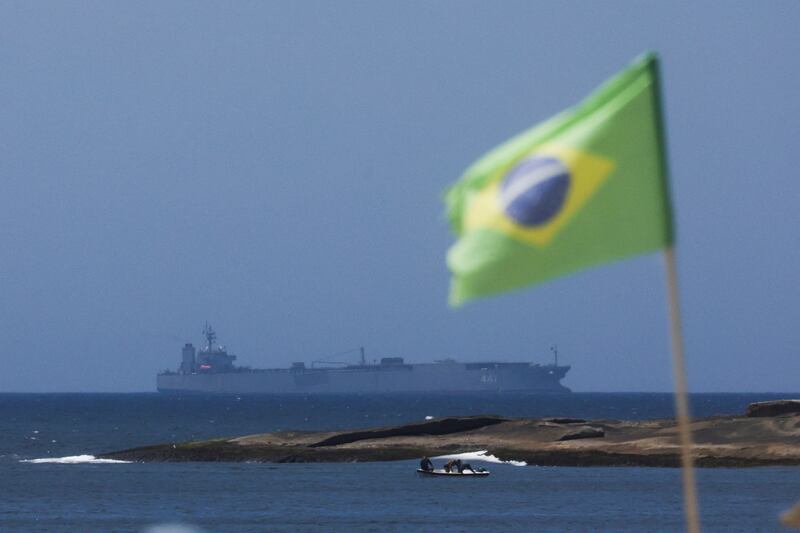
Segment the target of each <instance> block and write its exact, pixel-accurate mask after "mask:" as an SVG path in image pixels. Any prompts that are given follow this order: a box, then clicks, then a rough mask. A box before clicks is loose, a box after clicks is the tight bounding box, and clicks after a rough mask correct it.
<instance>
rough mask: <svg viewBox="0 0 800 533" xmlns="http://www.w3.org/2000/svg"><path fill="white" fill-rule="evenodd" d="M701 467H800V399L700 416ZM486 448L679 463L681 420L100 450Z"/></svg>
mask: <svg viewBox="0 0 800 533" xmlns="http://www.w3.org/2000/svg"><path fill="white" fill-rule="evenodd" d="M691 427H692V435H693V438H694V456H695V462H696V465H697V466H700V467H749V466H776V465H800V400H779V401H771V402H760V403H756V404H751V405H750V406H749V407H748V410H747V413H746V414H745V415H742V416H715V417H710V418H702V419H695V420H693V421H692V424H691ZM476 450H486V451H487V452H488V453H489V454H491V455H494V456H495V457H497V458H499V459H502V460H510V461H524V462H525V463H527V464H528V465H540V466H658V467H677V466H680V456H679V453H680V450H679V444H678V430H677V427H676V424H675V421H674V420H673V419H660V420H637V421H625V420H583V419H577V418H525V419H519V418H517V419H512V418H505V417H501V416H492V415H486V416H468V417H444V418H437V419H433V420H428V421H424V422H420V423H414V424H406V425H401V426H394V427H384V428H374V429H360V430H350V431H278V432H274V433H264V434H260V435H249V436H244V437H231V438H221V439H213V440H205V441H195V442H185V443H166V444H157V445H153V446H144V447H141V448H133V449H130V450H123V451H117V452H111V453H106V454H103V455H100V456H99V457H101V458H106V459H120V460H128V461H143V462H144V461H146V462H151V461H152V462H155V461H257V462H274V463H286V462H358V461H396V460H408V459H418V458H420V457H422V456H429V457H435V456H439V455H448V454H456V453H464V452H473V451H476Z"/></svg>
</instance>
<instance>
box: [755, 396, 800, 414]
mask: <svg viewBox="0 0 800 533" xmlns="http://www.w3.org/2000/svg"><path fill="white" fill-rule="evenodd" d="M796 414H800V400H772V401H769V402H756V403H751V404H750V405H748V406H747V416H751V417H761V416H782V415H796Z"/></svg>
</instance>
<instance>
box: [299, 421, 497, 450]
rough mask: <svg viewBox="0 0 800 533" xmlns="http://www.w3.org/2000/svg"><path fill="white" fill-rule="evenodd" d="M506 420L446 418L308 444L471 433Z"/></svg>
mask: <svg viewBox="0 0 800 533" xmlns="http://www.w3.org/2000/svg"><path fill="white" fill-rule="evenodd" d="M507 421H508V419H507V418H500V417H498V416H470V417H448V418H439V419H436V420H431V421H429V422H423V423H421V424H408V425H405V426H398V427H392V428H384V429H372V430H366V431H353V432H349V433H337V434H336V435H333V436H331V437H328V438H326V439H323V440H321V441H319V442H315V443H313V444H310V445H309V446H310V447H311V448H319V447H321V446H338V445H340V444H349V443H351V442H357V441H360V440H367V439H384V438H387V437H416V436H420V435H450V434H452V433H461V432H464V431H471V430H473V429H478V428H482V427H486V426H492V425H494V424H499V423H501V422H507Z"/></svg>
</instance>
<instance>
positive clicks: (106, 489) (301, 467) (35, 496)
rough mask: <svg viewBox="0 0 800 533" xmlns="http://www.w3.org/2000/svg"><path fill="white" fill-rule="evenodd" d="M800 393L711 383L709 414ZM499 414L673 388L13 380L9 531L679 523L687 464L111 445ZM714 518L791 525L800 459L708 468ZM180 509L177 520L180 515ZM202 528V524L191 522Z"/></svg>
mask: <svg viewBox="0 0 800 533" xmlns="http://www.w3.org/2000/svg"><path fill="white" fill-rule="evenodd" d="M798 396H800V395H798V394H698V395H693V397H692V408H693V414H694V415H695V416H710V415H715V414H733V413H741V412H742V411H743V410H744V408H745V407H746V405H747V404H748V403H750V402H753V401H760V400H767V399H776V398H785V397H798ZM486 413H493V414H500V415H505V416H571V417H584V418H628V419H645V418H659V417H668V416H671V415H672V398H671V396H670V395H668V394H582V393H576V394H567V395H531V394H501V395H485V394H473V395H422V396H417V395H386V396H358V395H353V396H348V395H337V396H327V397H313V396H308V397H303V396H241V397H237V396H219V397H212V396H183V397H181V396H161V395H157V394H118V395H117V394H49V395H47V394H5V395H0V494H2V497H0V531H151V532H152V531H178V530H180V528H184V529H183V530H184V531H189V530H191V531H208V532H212V531H330V530H334V531H354V530H358V531H406V530H409V529H412V530H422V531H440V530H446V531H472V530H476V531H497V530H504V531H680V530H681V529H682V525H683V522H682V520H683V515H682V510H681V496H680V472H679V470H677V469H666V468H554V467H535V466H513V465H508V464H487V465H485V466H486V467H488V468H489V469H491V471H492V475H491V476H490V477H488V478H486V479H450V478H448V479H435V478H434V479H428V478H419V477H417V476H416V475H415V474H414V469H415V468H416V462H415V461H399V462H389V463H346V464H256V463H242V464H226V463H177V464H140V463H109V462H98V461H94V460H92V456H94V455H97V454H99V453H102V452H105V451H112V450H119V449H124V448H130V447H134V446H140V445H145V444H153V443H161V442H173V441H175V442H177V441H185V440H191V439H199V438H210V437H221V436H234V435H244V434H252V433H260V432H266V431H275V430H278V429H336V428H348V427H368V426H376V425H390V424H397V423H404V422H411V421H419V420H423V419H424V418H425V417H426V416H444V415H468V414H486ZM698 481H699V492H700V507H701V512H702V519H703V525H704V530H706V531H782V528H781V526H780V524H779V522H778V515H779V514H780V513H781V512H782V511H784V510H786V509H787V508H788V507H790V506H791V505H793V504H794V503H796V502H797V501H800V468H788V467H780V468H777V467H776V468H772V467H770V468H749V469H702V470H699V471H698ZM170 524H172V525H170ZM187 528H189V529H187Z"/></svg>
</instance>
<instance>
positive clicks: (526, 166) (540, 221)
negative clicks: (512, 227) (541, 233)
mask: <svg viewBox="0 0 800 533" xmlns="http://www.w3.org/2000/svg"><path fill="white" fill-rule="evenodd" d="M569 186H570V173H569V169H568V168H567V166H566V165H565V164H564V163H563V162H562V161H560V160H559V159H557V158H555V157H552V156H533V157H528V158H525V159H523V160H522V161H520V162H519V163H517V164H516V165H515V166H514V167H513V168H512V169H511V170H510V171H509V172H508V174H506V176H505V178H503V183H502V185H501V187H500V190H499V195H500V203H501V204H502V206H503V210H504V211H505V213H506V215H508V216H509V218H511V219H512V220H513V221H514V222H516V223H517V224H519V225H521V226H526V227H536V226H542V225H544V224H547V223H548V222H549V221H550V220H552V219H553V218H554V217H555V216H556V215H557V214H558V212H559V211H561V209H562V207H564V201H565V200H566V198H567V192H568V191H569Z"/></svg>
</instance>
